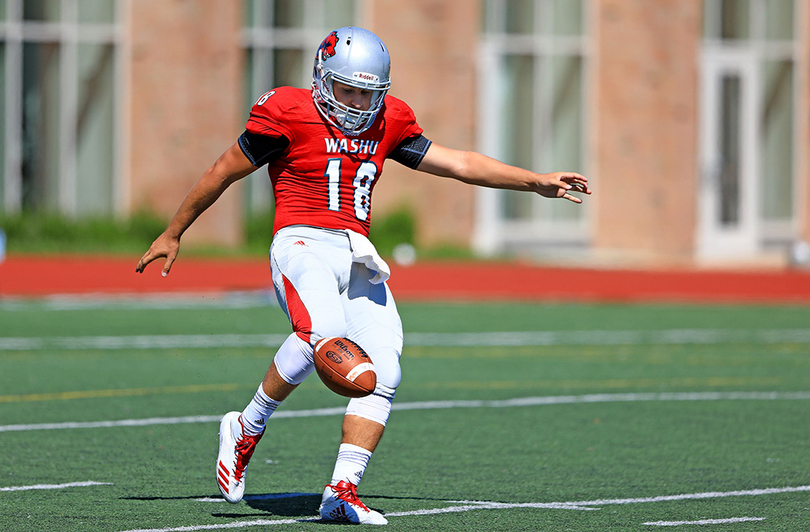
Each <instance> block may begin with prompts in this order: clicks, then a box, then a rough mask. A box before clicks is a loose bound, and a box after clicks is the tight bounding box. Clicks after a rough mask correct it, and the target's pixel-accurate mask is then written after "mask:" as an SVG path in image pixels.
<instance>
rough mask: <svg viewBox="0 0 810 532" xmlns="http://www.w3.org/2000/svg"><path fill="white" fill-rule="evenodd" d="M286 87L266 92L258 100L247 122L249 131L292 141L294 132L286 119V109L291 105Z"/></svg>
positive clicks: (246, 127)
mask: <svg viewBox="0 0 810 532" xmlns="http://www.w3.org/2000/svg"><path fill="white" fill-rule="evenodd" d="M284 89H285V87H282V88H279V89H274V90H271V91H269V92H266V93H264V94H263V95H262V96H261V98H259V99H258V100H257V101H256V103H255V104H254V105H253V108H252V109H251V110H250V118H248V121H247V124H245V129H246V130H247V131H248V132H250V133H254V134H257V135H265V136H268V137H275V138H279V137H286V138H287V139H288V140H289V141H292V139H293V135H292V132H291V131H290V128H289V127H287V125H286V121H285V120H284V109H285V107H287V108H289V107H290V105H291V103H290V95H289V93H288V91H285V90H284Z"/></svg>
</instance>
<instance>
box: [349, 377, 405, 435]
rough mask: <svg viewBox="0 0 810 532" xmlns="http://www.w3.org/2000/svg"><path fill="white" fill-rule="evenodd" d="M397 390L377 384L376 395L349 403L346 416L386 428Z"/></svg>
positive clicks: (355, 399)
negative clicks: (369, 421)
mask: <svg viewBox="0 0 810 532" xmlns="http://www.w3.org/2000/svg"><path fill="white" fill-rule="evenodd" d="M394 394H395V390H394V389H393V388H389V387H387V386H385V385H382V384H380V383H379V382H377V387H376V388H375V389H374V393H372V394H371V395H367V396H365V397H359V398H354V399H352V400H351V401H349V406H348V407H347V408H346V414H347V415H352V416H358V417H362V418H364V419H369V420H371V421H374V422H375V423H379V424H380V425H382V426H385V424H386V423H388V416H389V415H390V414H391V404H392V401H393V400H394Z"/></svg>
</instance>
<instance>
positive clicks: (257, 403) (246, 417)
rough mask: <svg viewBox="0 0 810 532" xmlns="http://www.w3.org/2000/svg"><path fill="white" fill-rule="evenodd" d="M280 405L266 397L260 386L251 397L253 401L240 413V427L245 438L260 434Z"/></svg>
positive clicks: (278, 402) (279, 402)
mask: <svg viewBox="0 0 810 532" xmlns="http://www.w3.org/2000/svg"><path fill="white" fill-rule="evenodd" d="M280 404H281V401H275V400H273V399H270V398H269V397H267V394H266V393H264V389H262V385H261V384H260V385H259V389H258V390H256V395H254V396H253V400H252V401H250V403H249V404H248V405H247V407H246V408H245V409H244V410H243V411H242V426H243V427H244V428H245V434H246V435H247V436H255V435H256V434H260V433H261V432H262V431H263V430H264V426H265V424H266V423H267V420H268V419H269V418H270V416H272V415H273V412H275V411H276V408H277V407H278V405H280Z"/></svg>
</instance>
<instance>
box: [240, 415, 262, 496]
mask: <svg viewBox="0 0 810 532" xmlns="http://www.w3.org/2000/svg"><path fill="white" fill-rule="evenodd" d="M239 424H240V425H241V424H242V419H241V418H239ZM244 430H245V429H244V427H242V435H241V436H240V437H239V439H238V440H236V467H235V468H234V472H233V476H234V478H235V479H236V480H237V481H241V480H242V478H243V477H244V476H245V470H246V469H247V466H248V463H249V462H250V457H252V456H253V451H255V450H256V444H257V443H259V440H261V439H262V435H264V431H262V432H260V433H259V434H256V435H255V436H247V435H245V433H244Z"/></svg>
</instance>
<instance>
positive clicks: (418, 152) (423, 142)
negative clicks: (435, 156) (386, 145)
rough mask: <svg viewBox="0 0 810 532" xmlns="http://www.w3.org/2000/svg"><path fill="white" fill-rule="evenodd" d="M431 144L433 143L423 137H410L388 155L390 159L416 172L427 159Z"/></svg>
mask: <svg viewBox="0 0 810 532" xmlns="http://www.w3.org/2000/svg"><path fill="white" fill-rule="evenodd" d="M430 144H431V142H430V141H429V140H428V139H426V138H425V137H424V136H423V135H417V136H416V137H409V138H407V139H405V140H403V141H402V142H401V143H400V144H399V146H397V147H396V148H394V151H392V152H391V153H389V154H388V158H389V159H393V160H395V161H396V162H398V163H400V164H403V165H405V166H407V167H408V168H413V169H414V170H415V169H416V167H417V166H419V163H421V162H422V159H423V158H424V157H425V154H426V153H427V151H428V148H430Z"/></svg>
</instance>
